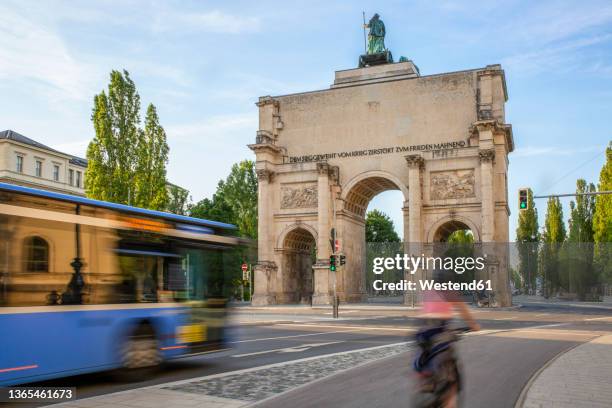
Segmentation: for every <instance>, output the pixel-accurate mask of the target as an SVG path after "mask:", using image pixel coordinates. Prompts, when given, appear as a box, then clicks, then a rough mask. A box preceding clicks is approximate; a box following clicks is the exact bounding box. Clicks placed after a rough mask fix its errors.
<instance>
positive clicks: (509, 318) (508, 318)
mask: <svg viewBox="0 0 612 408" xmlns="http://www.w3.org/2000/svg"><path fill="white" fill-rule="evenodd" d="M516 318H517V317H516V316H514V317H500V318H497V319H493V320H514V319H516Z"/></svg>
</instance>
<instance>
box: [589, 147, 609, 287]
mask: <svg viewBox="0 0 612 408" xmlns="http://www.w3.org/2000/svg"><path fill="white" fill-rule="evenodd" d="M599 191H612V142H611V143H610V144H609V145H608V147H607V148H606V163H605V164H604V165H603V167H602V169H601V173H599ZM593 239H594V240H595V263H596V267H597V270H598V273H599V275H600V276H601V278H602V281H603V282H606V283H608V284H610V283H612V195H598V196H597V197H596V198H595V213H594V214H593Z"/></svg>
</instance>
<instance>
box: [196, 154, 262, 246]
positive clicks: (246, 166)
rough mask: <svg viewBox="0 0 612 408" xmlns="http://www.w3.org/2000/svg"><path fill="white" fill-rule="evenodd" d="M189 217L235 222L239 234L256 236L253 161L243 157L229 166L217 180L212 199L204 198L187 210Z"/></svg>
mask: <svg viewBox="0 0 612 408" xmlns="http://www.w3.org/2000/svg"><path fill="white" fill-rule="evenodd" d="M190 214H191V216H192V217H198V218H206V219H210V220H215V221H222V222H227V223H231V224H235V225H236V226H237V227H238V230H239V233H240V235H242V236H245V237H249V238H257V174H256V173H255V163H254V162H252V161H250V160H244V161H242V162H240V163H236V164H234V165H233V166H232V170H231V171H230V174H229V176H228V177H227V179H225V180H221V181H219V184H218V185H217V191H216V192H215V194H214V195H213V197H212V199H209V198H205V199H203V200H201V201H199V202H198V203H196V204H195V205H194V206H192V208H191V210H190Z"/></svg>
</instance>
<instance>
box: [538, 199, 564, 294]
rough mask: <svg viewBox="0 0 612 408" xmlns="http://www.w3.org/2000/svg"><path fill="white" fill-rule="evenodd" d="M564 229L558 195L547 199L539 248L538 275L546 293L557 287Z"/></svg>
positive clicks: (558, 284)
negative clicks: (541, 278) (541, 279)
mask: <svg viewBox="0 0 612 408" xmlns="http://www.w3.org/2000/svg"><path fill="white" fill-rule="evenodd" d="M565 236H566V231H565V222H564V220H563V207H562V206H561V201H560V200H559V198H558V197H551V198H549V199H548V205H547V208H546V218H545V221H544V232H543V234H542V242H543V244H542V246H541V250H540V276H542V277H543V279H544V284H545V285H546V288H545V290H546V295H549V294H551V293H552V292H554V291H555V290H556V289H558V288H559V286H560V284H561V282H560V280H559V251H560V250H561V244H562V243H563V241H565Z"/></svg>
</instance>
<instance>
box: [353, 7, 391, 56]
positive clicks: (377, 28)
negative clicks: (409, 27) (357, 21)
mask: <svg viewBox="0 0 612 408" xmlns="http://www.w3.org/2000/svg"><path fill="white" fill-rule="evenodd" d="M363 28H364V30H365V29H366V28H367V29H369V30H370V31H369V33H368V41H367V44H366V50H365V51H366V53H365V54H363V55H361V56H360V57H359V68H363V67H368V66H372V65H381V64H390V63H392V62H393V55H392V54H391V51H389V50H388V49H387V48H386V47H385V35H386V30H385V23H383V21H382V20H381V19H380V16H379V15H378V14H374V16H372V18H371V19H370V21H369V22H368V23H367V24H366V22H365V14H364V24H363ZM364 37H365V33H364Z"/></svg>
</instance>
